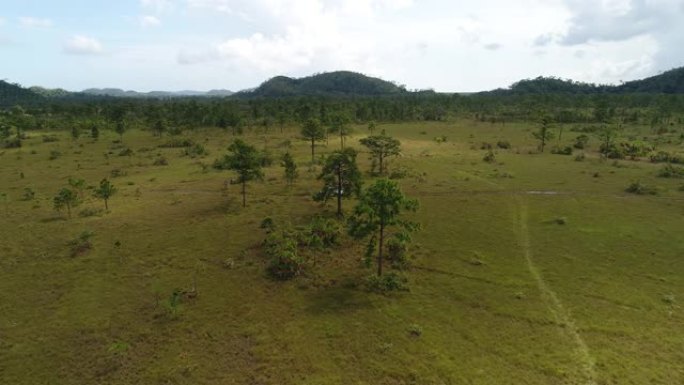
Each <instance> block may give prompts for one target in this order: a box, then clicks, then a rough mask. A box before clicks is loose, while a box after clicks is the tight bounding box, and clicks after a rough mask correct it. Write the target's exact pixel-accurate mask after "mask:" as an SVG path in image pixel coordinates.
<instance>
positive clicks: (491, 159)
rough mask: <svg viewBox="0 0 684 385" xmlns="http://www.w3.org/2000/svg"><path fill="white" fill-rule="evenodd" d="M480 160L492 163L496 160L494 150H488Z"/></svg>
mask: <svg viewBox="0 0 684 385" xmlns="http://www.w3.org/2000/svg"><path fill="white" fill-rule="evenodd" d="M482 160H483V161H485V162H487V163H494V162H496V155H494V152H493V151H492V150H489V151H487V153H486V154H485V156H484V158H482Z"/></svg>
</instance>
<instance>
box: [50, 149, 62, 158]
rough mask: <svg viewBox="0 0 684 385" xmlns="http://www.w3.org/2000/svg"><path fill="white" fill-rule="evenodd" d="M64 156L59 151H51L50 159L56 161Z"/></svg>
mask: <svg viewBox="0 0 684 385" xmlns="http://www.w3.org/2000/svg"><path fill="white" fill-rule="evenodd" d="M60 156H62V153H61V152H59V151H57V150H50V157H49V158H48V159H50V160H55V159H57V158H59V157H60Z"/></svg>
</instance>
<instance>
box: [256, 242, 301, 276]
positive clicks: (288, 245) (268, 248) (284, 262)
mask: <svg viewBox="0 0 684 385" xmlns="http://www.w3.org/2000/svg"><path fill="white" fill-rule="evenodd" d="M264 250H265V252H266V255H268V257H269V258H270V262H269V264H268V267H267V271H268V273H269V275H270V276H271V277H273V278H275V279H279V280H287V279H292V278H294V277H296V276H298V275H299V274H301V272H302V269H303V265H304V260H303V259H302V258H301V257H300V256H299V254H298V253H297V240H296V236H295V235H294V234H292V233H291V232H288V231H276V232H272V233H270V234H269V235H268V236H267V237H266V239H265V240H264Z"/></svg>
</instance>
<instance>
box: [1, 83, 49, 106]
mask: <svg viewBox="0 0 684 385" xmlns="http://www.w3.org/2000/svg"><path fill="white" fill-rule="evenodd" d="M43 101H45V97H43V96H41V95H39V94H37V93H35V92H33V91H31V90H29V89H26V88H23V87H22V86H20V85H18V84H13V83H8V82H6V81H4V80H0V107H11V106H14V105H22V106H29V105H34V104H39V103H42V102H43Z"/></svg>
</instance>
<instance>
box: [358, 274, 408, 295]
mask: <svg viewBox="0 0 684 385" xmlns="http://www.w3.org/2000/svg"><path fill="white" fill-rule="evenodd" d="M366 288H367V289H368V290H369V291H374V292H376V293H387V292H390V291H408V280H407V279H406V277H404V276H402V275H399V274H397V273H395V272H390V273H387V274H385V275H381V276H379V277H378V276H377V275H375V274H373V275H371V276H369V277H368V278H367V279H366Z"/></svg>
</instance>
